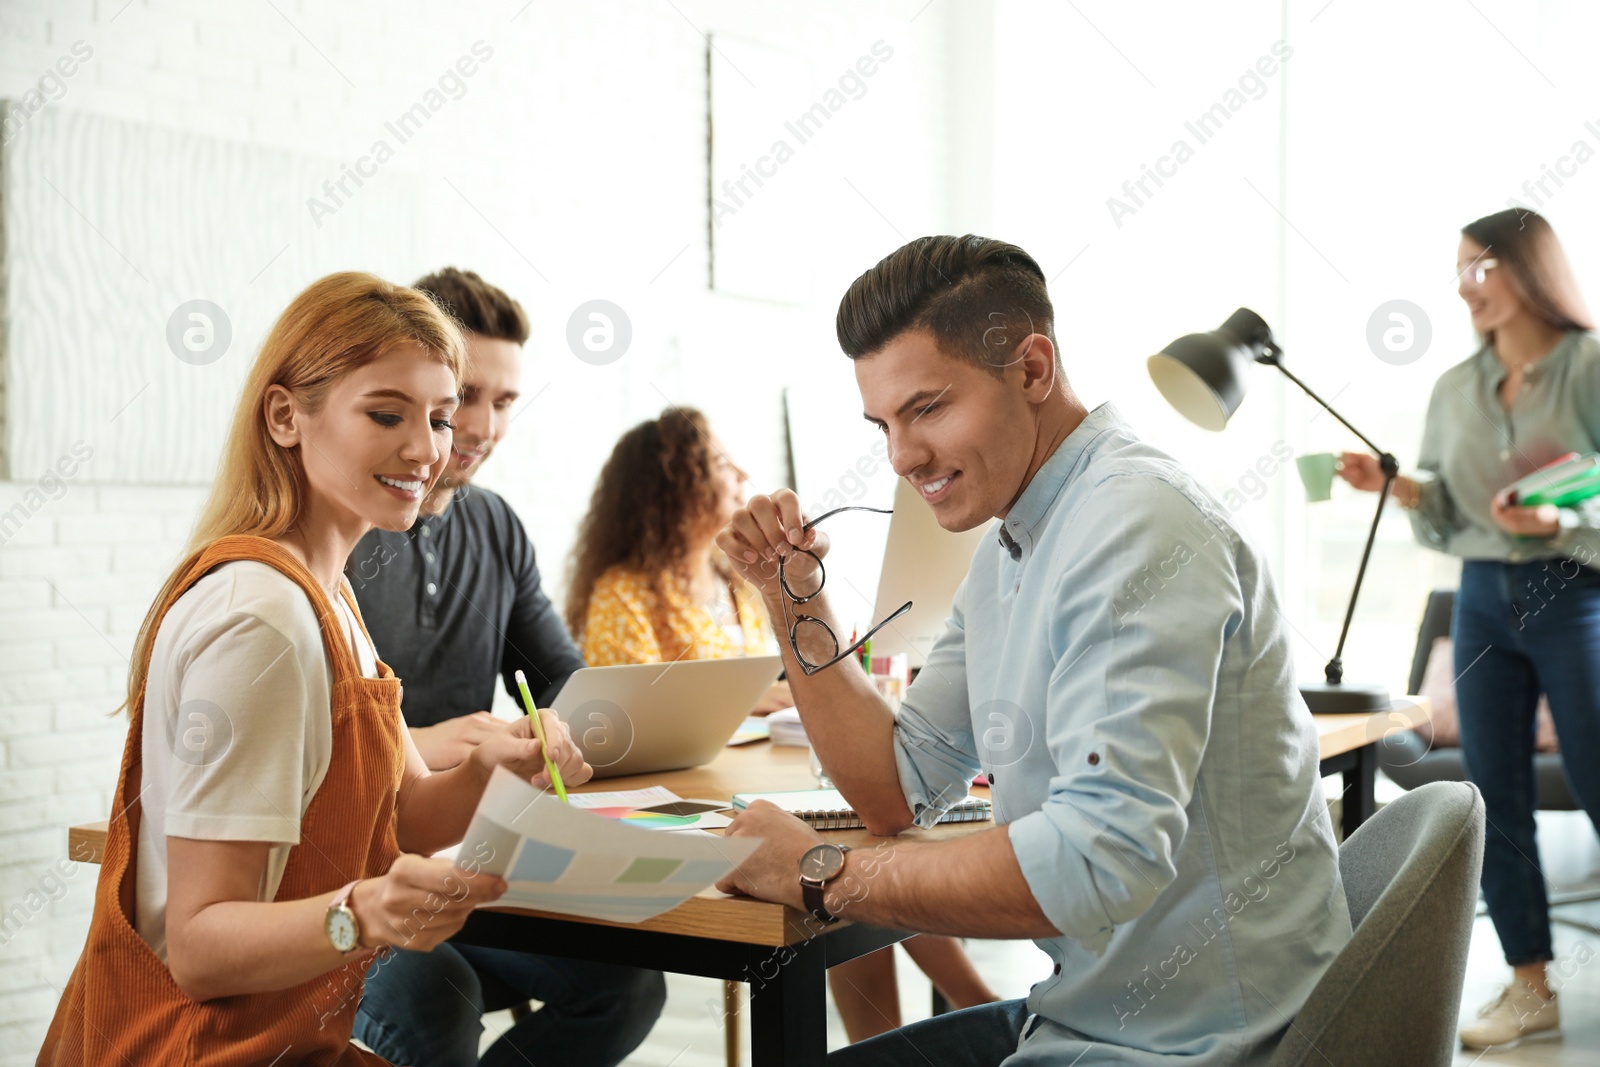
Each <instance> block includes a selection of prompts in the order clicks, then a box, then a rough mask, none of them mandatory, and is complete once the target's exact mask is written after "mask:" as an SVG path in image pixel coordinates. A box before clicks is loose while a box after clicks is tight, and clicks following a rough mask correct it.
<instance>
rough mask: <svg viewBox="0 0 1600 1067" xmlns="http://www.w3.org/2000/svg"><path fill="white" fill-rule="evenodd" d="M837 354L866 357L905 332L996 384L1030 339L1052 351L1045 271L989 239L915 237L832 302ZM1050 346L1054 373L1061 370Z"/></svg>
mask: <svg viewBox="0 0 1600 1067" xmlns="http://www.w3.org/2000/svg"><path fill="white" fill-rule="evenodd" d="M835 329H836V330H837V332H838V335H839V347H840V348H842V349H844V352H845V355H847V356H849V357H850V358H851V359H861V358H862V357H864V356H870V355H872V354H873V353H875V352H878V351H880V350H882V349H883V347H884V346H885V345H887V344H889V342H891V341H893V340H894V339H895V338H897V337H899V336H900V335H901V334H903V333H905V332H907V331H908V330H923V331H926V332H928V333H929V334H931V335H932V336H933V338H934V340H935V341H936V342H937V344H938V346H939V348H940V350H941V351H943V352H944V353H945V354H946V355H948V356H952V357H954V358H956V359H961V360H965V361H966V362H968V363H972V364H974V365H975V366H978V367H982V368H983V369H984V370H987V371H988V372H989V373H991V374H993V375H995V376H996V377H1000V376H1002V375H1003V374H1004V373H1005V369H1006V367H1007V366H1008V365H1009V364H1010V363H1011V362H1012V361H1013V360H1014V359H1015V358H1016V348H1017V345H1018V344H1019V343H1021V341H1022V339H1023V338H1024V337H1026V336H1028V335H1029V334H1030V333H1039V334H1043V335H1044V336H1046V337H1048V338H1050V343H1051V344H1052V345H1054V344H1055V340H1056V335H1055V310H1054V309H1053V308H1052V307H1051V305H1050V292H1049V289H1048V288H1047V286H1046V284H1045V277H1044V271H1042V270H1041V269H1039V264H1038V263H1036V262H1035V261H1034V259H1033V257H1032V256H1030V255H1028V253H1026V252H1024V251H1023V250H1022V249H1021V248H1018V247H1017V246H1016V245H1014V244H1009V243H1007V242H1005V241H997V240H995V239H994V238H992V237H977V236H974V235H972V234H967V235H966V236H964V237H949V236H941V237H919V238H917V239H916V240H915V241H912V242H911V243H910V244H907V245H904V246H903V247H901V248H900V249H898V250H896V251H894V252H891V253H890V254H889V255H888V256H886V257H884V258H883V259H882V260H881V261H880V262H879V263H878V265H877V266H875V267H873V268H872V269H871V270H869V271H867V272H866V273H865V274H863V275H862V276H861V277H859V278H857V279H856V280H855V282H854V283H853V284H852V285H851V286H850V288H849V290H848V291H847V292H846V293H845V294H844V299H843V300H841V301H839V315H838V318H837V320H836V322H835ZM1060 353H1061V349H1060V346H1059V345H1056V361H1055V362H1056V370H1057V371H1058V372H1060V370H1061V354H1060Z"/></svg>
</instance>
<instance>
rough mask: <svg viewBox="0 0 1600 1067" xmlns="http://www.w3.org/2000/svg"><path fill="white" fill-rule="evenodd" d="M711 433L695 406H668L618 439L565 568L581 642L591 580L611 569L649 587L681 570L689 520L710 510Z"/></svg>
mask: <svg viewBox="0 0 1600 1067" xmlns="http://www.w3.org/2000/svg"><path fill="white" fill-rule="evenodd" d="M711 472H712V452H711V434H710V431H709V429H708V428H707V426H706V417H705V416H704V415H702V414H701V413H700V412H699V411H696V410H695V409H694V408H681V407H670V408H667V409H666V410H665V411H663V412H662V413H661V416H660V417H659V418H655V419H651V420H649V421H648V422H641V423H640V424H639V425H637V426H635V427H634V428H633V429H631V430H629V431H628V432H627V433H625V434H623V435H622V437H621V439H620V440H618V441H617V444H616V447H615V448H613V449H612V450H611V457H610V458H609V459H607V460H606V463H605V466H604V467H602V468H601V469H600V480H599V482H597V483H596V484H595V487H594V496H593V497H591V498H590V500H589V513H588V514H587V515H585V516H584V517H583V522H582V524H581V525H579V527H578V540H577V544H576V545H575V546H574V548H573V550H572V558H571V560H570V562H569V564H568V567H567V612H566V615H567V628H568V629H569V630H571V631H572V634H573V636H574V637H576V638H578V639H579V640H582V638H583V630H584V623H585V620H586V619H587V616H588V614H589V600H590V597H591V596H592V595H593V593H594V587H595V583H596V582H598V581H599V580H600V576H601V575H602V574H604V573H605V572H606V570H607V569H608V568H610V567H614V566H617V565H619V564H620V565H622V566H625V567H627V568H629V569H630V570H635V571H638V572H639V573H640V574H642V575H644V576H645V577H646V578H647V579H648V580H649V581H650V582H651V583H652V584H654V583H657V582H659V580H660V579H661V577H662V576H663V575H666V574H670V573H675V572H680V571H682V570H683V569H684V568H685V567H686V565H687V563H688V557H689V547H690V546H689V534H690V530H691V527H692V526H693V524H694V522H695V521H696V520H697V519H699V518H700V517H701V516H704V515H707V514H709V513H711V512H712V511H713V510H714V509H715V508H716V506H717V491H716V486H715V485H714V484H713V483H712V480H711Z"/></svg>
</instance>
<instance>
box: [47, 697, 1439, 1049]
mask: <svg viewBox="0 0 1600 1067" xmlns="http://www.w3.org/2000/svg"><path fill="white" fill-rule="evenodd" d="M1426 718H1427V705H1426V702H1425V701H1422V700H1420V699H1418V698H1414V697H1407V698H1402V699H1401V700H1397V701H1396V702H1395V707H1394V710H1393V711H1391V712H1387V713H1383V714H1379V715H1371V716H1368V715H1322V716H1317V729H1318V733H1319V735H1320V753H1319V754H1320V757H1321V768H1322V773H1323V774H1324V775H1325V776H1326V775H1329V774H1342V775H1343V776H1344V813H1343V826H1344V830H1345V833H1346V835H1348V834H1349V833H1351V832H1352V831H1353V830H1354V829H1355V827H1356V826H1359V825H1360V824H1361V822H1362V821H1363V820H1365V819H1367V818H1369V817H1370V816H1371V814H1372V812H1373V809H1374V806H1375V805H1374V799H1373V781H1374V777H1375V775H1376V770H1377V753H1378V746H1379V744H1381V743H1382V741H1383V738H1384V737H1385V736H1386V735H1387V734H1389V733H1391V732H1393V731H1396V730H1406V729H1411V728H1413V727H1415V726H1417V725H1419V724H1421V723H1422V722H1424V721H1425V720H1426ZM815 784H816V783H815V781H814V780H813V779H812V777H811V768H810V758H809V755H808V753H807V751H806V750H805V749H802V748H784V747H780V746H775V745H772V744H769V743H767V742H758V743H756V744H752V745H745V746H742V747H739V748H730V749H725V750H724V751H723V752H722V753H721V754H720V755H719V756H718V757H717V758H716V759H715V760H713V761H712V762H711V763H709V764H707V765H706V766H704V767H696V768H693V769H691V770H686V771H676V772H672V773H669V774H656V775H638V776H634V777H628V778H607V779H602V780H600V781H595V782H590V783H588V784H586V785H584V786H580V787H578V788H577V789H576V790H574V791H575V792H594V791H601V790H607V791H609V790H618V789H639V788H643V787H645V786H651V785H660V786H665V787H667V788H669V789H671V790H672V791H673V792H675V793H677V794H678V795H679V796H682V797H704V798H708V799H718V800H720V799H723V798H726V797H729V796H732V795H733V794H734V793H738V792H757V791H759V792H768V791H774V790H781V789H808V788H812V787H814V786H815ZM973 792H974V793H977V794H979V795H983V794H985V793H986V792H987V790H986V789H983V788H981V787H979V788H974V790H973ZM992 826H993V824H992V823H988V822H983V823H965V824H956V825H952V826H941V827H936V828H935V829H933V830H908V831H907V832H906V833H905V834H903V835H901V836H902V838H905V839H910V840H945V839H951V838H955V837H959V836H961V835H963V834H970V833H976V832H980V831H983V830H987V829H990V828H991V827H992ZM105 831H106V824H105V823H104V822H100V823H93V824H89V825H84V826H74V827H72V828H71V830H70V831H69V833H68V845H69V849H70V852H69V854H70V855H71V856H72V857H73V858H74V859H79V860H84V861H86V862H94V863H98V862H99V860H100V854H101V850H102V848H103V847H104V843H105ZM827 836H828V839H829V840H830V841H837V842H840V843H841V844H849V845H854V846H857V847H869V848H870V847H872V846H873V845H874V844H877V843H879V842H881V841H882V840H883V839H881V838H875V837H873V836H872V835H870V834H869V833H867V831H865V830H831V831H827ZM909 936H911V935H910V934H909V933H907V932H906V931H903V930H891V929H885V928H881V927H874V926H867V925H864V924H860V923H851V922H841V923H838V924H837V925H835V926H831V927H828V928H826V929H824V930H822V931H821V932H820V933H819V932H818V930H817V928H816V924H815V923H814V922H811V921H809V917H808V916H806V915H804V914H803V913H801V912H798V911H795V910H793V909H790V908H787V907H785V906H783V905H781V904H769V903H767V902H766V901H761V900H752V899H750V898H748V897H730V896H726V895H724V894H722V893H719V892H717V891H716V890H715V889H708V890H706V891H704V892H702V893H700V894H699V895H698V896H695V897H691V898H690V899H689V900H687V901H685V902H684V903H683V904H681V905H679V906H678V907H676V908H674V909H672V910H671V911H669V912H666V913H665V914H662V915H658V916H656V917H655V918H653V919H648V920H646V921H645V922H642V923H614V922H608V921H606V920H602V919H586V918H576V917H574V916H570V915H558V914H554V913H550V912H538V911H527V910H523V909H519V908H483V909H479V910H478V911H477V912H475V913H474V914H473V916H472V917H471V918H470V919H469V920H468V921H467V924H466V926H465V927H463V928H462V930H461V932H460V933H459V934H457V935H456V937H455V940H457V941H461V942H465V943H467V944H477V945H486V946H490V947H493V948H504V949H513V950H520V951H528V952H538V953H543V954H546V955H553V956H567V957H572V958H578V959H586V960H594V961H597V962H605V963H616V964H622V965H626V966H632V967H644V968H648V969H651V970H661V971H672V972H674V973H677V974H697V975H702V976H705V977H710V978H722V979H728V980H732V981H736V982H746V983H748V984H749V986H750V1004H751V1020H750V1035H751V1052H752V1062H753V1063H755V1064H758V1065H761V1067H767V1065H769V1064H770V1065H777V1064H782V1065H785V1067H788V1065H799V1064H820V1063H821V1062H822V1061H823V1058H824V1057H825V1056H826V1053H827V1025H826V1010H827V1002H826V999H825V998H826V989H827V987H826V981H825V975H826V971H827V969H828V968H829V967H832V966H834V965H835V964H838V963H843V962H845V961H847V960H852V959H855V958H856V957H857V956H861V955H865V954H866V953H868V952H873V951H876V950H877V949H880V948H883V947H885V946H888V945H892V944H895V943H896V942H898V941H902V940H904V939H905V938H907V937H909Z"/></svg>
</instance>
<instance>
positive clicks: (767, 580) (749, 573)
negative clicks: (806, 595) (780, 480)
mask: <svg viewBox="0 0 1600 1067" xmlns="http://www.w3.org/2000/svg"><path fill="white" fill-rule="evenodd" d="M804 525H805V516H804V515H803V514H801V511H800V498H799V497H797V496H795V495H794V491H793V490H790V489H779V490H778V491H777V492H776V493H773V494H772V495H771V496H754V497H751V498H750V501H749V502H748V503H747V504H746V505H745V506H744V507H742V508H740V509H739V510H738V511H737V512H735V513H734V516H733V518H732V519H731V520H729V522H728V525H727V526H725V527H723V529H722V532H721V533H719V534H717V547H718V548H720V549H722V551H723V553H724V554H726V555H727V557H728V562H730V563H731V564H733V569H734V570H735V571H736V572H738V574H739V576H740V577H741V578H743V579H744V580H745V581H747V582H749V583H750V584H751V585H753V586H755V587H756V589H757V590H758V591H759V592H760V593H761V595H762V596H764V597H768V598H772V597H776V596H778V595H779V588H778V561H779V560H780V559H783V558H785V557H787V562H786V563H785V564H784V574H785V575H787V576H788V579H789V587H790V588H791V589H795V588H804V583H805V581H806V580H807V579H810V578H811V576H812V575H814V574H815V573H816V570H817V564H816V561H815V560H813V559H812V558H811V556H808V555H806V552H810V553H812V554H814V555H816V556H818V557H819V558H820V557H822V556H825V555H827V552H828V535H827V534H825V533H822V532H820V531H817V530H811V531H805V532H803V531H802V530H801V527H803V526H804ZM800 549H804V550H805V551H799V550H800Z"/></svg>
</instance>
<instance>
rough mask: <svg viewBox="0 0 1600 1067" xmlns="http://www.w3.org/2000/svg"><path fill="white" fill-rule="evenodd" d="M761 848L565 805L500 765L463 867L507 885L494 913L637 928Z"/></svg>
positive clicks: (464, 851) (462, 856)
mask: <svg viewBox="0 0 1600 1067" xmlns="http://www.w3.org/2000/svg"><path fill="white" fill-rule="evenodd" d="M760 843H761V842H760V841H759V840H757V839H755V838H748V837H738V838H724V837H718V836H715V835H712V834H699V833H653V832H651V831H649V830H644V829H640V828H638V827H635V826H630V825H628V824H627V823H626V822H624V821H620V820H617V819H608V818H606V817H604V816H602V815H597V814H595V813H593V812H590V811H585V810H583V809H582V808H581V807H575V806H573V805H570V804H563V803H562V802H561V801H560V800H558V799H557V798H556V797H554V796H552V795H550V794H548V793H544V792H541V791H540V790H537V789H535V788H533V786H531V785H529V784H528V783H527V782H525V781H523V780H522V779H520V778H518V777H517V776H516V775H514V774H512V773H511V772H510V771H507V770H506V769H505V768H503V767H496V768H495V771H494V775H493V776H492V777H491V778H490V779H489V785H488V787H487V788H485V789H484V791H483V798H482V799H481V800H479V801H478V810H477V811H476V812H475V813H474V814H473V816H472V823H471V825H470V826H468V828H467V836H466V838H465V839H464V840H463V841H462V843H461V848H460V850H459V851H458V853H457V863H459V864H461V865H463V866H465V865H467V864H469V863H470V864H475V865H476V866H477V867H478V869H481V870H484V871H487V872H489V873H490V874H496V875H499V876H500V877H502V878H504V879H505V880H506V881H507V882H508V883H509V888H508V889H507V890H506V893H505V895H504V896H502V897H501V898H500V899H499V900H497V901H494V902H493V904H492V905H490V906H511V907H518V908H534V909H537V910H539V911H551V912H558V913H561V914H565V915H581V916H584V917H586V918H591V919H607V920H610V921H611V922H625V923H634V922H643V921H644V920H645V919H649V918H653V917H654V916H656V915H660V914H661V913H662V912H664V911H670V910H671V909H673V908H675V907H677V906H678V905H679V904H681V903H683V902H684V901H685V900H688V899H689V898H690V897H692V896H694V895H695V894H696V893H699V892H700V891H701V890H703V889H705V888H707V887H708V886H711V885H713V884H715V883H716V881H717V880H718V879H719V878H721V877H722V876H723V875H725V874H727V873H728V872H729V871H731V870H732V869H733V868H734V865H735V864H737V863H739V862H741V861H743V860H744V859H745V858H746V857H748V856H749V855H750V853H752V852H754V851H755V850H756V847H757V846H758V845H760Z"/></svg>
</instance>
